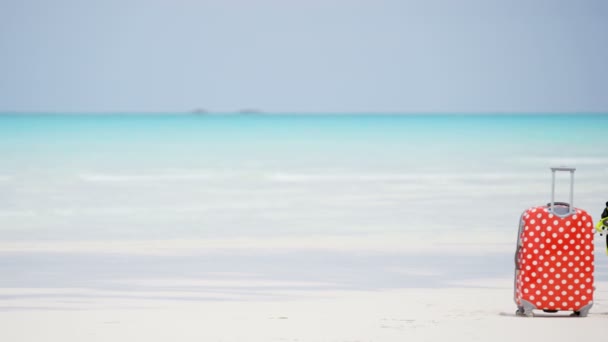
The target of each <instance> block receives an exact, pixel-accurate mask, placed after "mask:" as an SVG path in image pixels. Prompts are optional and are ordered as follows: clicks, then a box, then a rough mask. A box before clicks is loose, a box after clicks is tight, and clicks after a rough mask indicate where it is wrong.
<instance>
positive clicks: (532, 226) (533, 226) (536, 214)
mask: <svg viewBox="0 0 608 342" xmlns="http://www.w3.org/2000/svg"><path fill="white" fill-rule="evenodd" d="M521 224H522V227H521V229H520V236H519V241H518V246H519V250H518V253H517V268H518V271H516V280H515V282H516V289H515V298H516V300H515V301H516V303H517V305H518V306H521V304H522V300H525V301H527V302H529V303H532V304H533V305H534V306H535V307H536V308H537V309H539V310H568V311H579V310H581V309H582V308H584V307H585V306H587V305H589V304H592V303H593V282H594V279H593V272H594V260H593V247H594V245H593V221H592V219H591V216H589V214H587V213H586V212H585V211H584V210H581V209H575V212H574V213H573V215H570V216H566V217H559V216H556V215H553V214H551V213H550V212H549V210H548V207H547V206H541V207H534V208H530V209H528V210H527V211H526V212H524V214H523V215H522V221H521Z"/></svg>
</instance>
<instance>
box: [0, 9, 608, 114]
mask: <svg viewBox="0 0 608 342" xmlns="http://www.w3.org/2000/svg"><path fill="white" fill-rule="evenodd" d="M607 89H608V1H595V0H572V1H560V0H555V1H545V0H509V1H506V0H505V1H495V0H463V1H456V0H453V1H448V0H446V1H433V0H430V1H429V0H427V1H424V0H410V1H407V0H394V1H393V0H375V1H372V0H351V1H347V0H282V1H279V0H198V1H195V0H55V1H50V0H47V1H44V0H0V111H11V110H19V111H29V110H33V111H72V112H73V111H188V110H190V109H193V108H196V107H202V108H206V109H208V110H210V111H231V110H238V109H241V108H258V109H262V110H265V111H269V112H281V111H289V112H309V111H314V112H348V111H360V112H361V111H362V112H365V111H382V112H415V111H425V112H427V111H440V112H452V111H457V112H468V111H475V112H480V111H500V112H505V111H506V112H510V111H518V112H522V111H523V112H539V111H540V112H552V111H560V112H564V111H566V112H567V111H608V93H607Z"/></svg>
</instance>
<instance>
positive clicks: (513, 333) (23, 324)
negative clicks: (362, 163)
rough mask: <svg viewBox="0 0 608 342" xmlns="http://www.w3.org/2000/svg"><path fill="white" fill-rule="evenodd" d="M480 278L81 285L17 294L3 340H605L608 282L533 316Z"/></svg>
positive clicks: (502, 288)
mask: <svg viewBox="0 0 608 342" xmlns="http://www.w3.org/2000/svg"><path fill="white" fill-rule="evenodd" d="M472 283H475V282H472ZM477 283H478V285H479V286H474V285H473V284H471V287H454V288H442V289H428V288H427V289H416V288H413V289H403V290H384V291H338V292H332V291H322V292H321V293H319V292H309V291H300V292H298V291H291V292H289V293H288V294H289V296H290V297H291V299H289V300H267V301H259V300H235V301H232V300H230V301H222V300H221V298H220V297H218V298H216V299H209V300H193V299H188V297H182V298H174V299H173V300H159V299H158V298H155V299H149V298H148V299H146V298H137V297H136V296H135V295H136V294H137V293H114V294H113V295H112V294H110V295H108V296H102V297H101V298H94V299H87V300H82V301H79V300H74V299H71V298H72V297H70V296H69V295H70V294H74V293H80V294H81V295H86V294H87V291H84V292H83V291H79V290H78V289H73V290H72V291H67V292H64V293H55V294H56V297H53V299H52V300H51V301H48V300H47V301H44V300H43V301H40V299H37V298H36V297H35V296H33V297H32V298H31V299H23V300H14V303H13V305H14V307H13V309H10V308H8V307H6V306H5V307H3V309H2V311H0V322H1V329H0V339H1V340H2V341H15V342H17V341H66V342H71V341H74V342H76V341H159V342H160V341H170V340H172V341H260V342H269V341H302V342H304V341H336V342H352V341H386V342H388V341H410V340H411V341H437V342H439V341H442V342H443V341H446V340H450V341H499V342H502V341H505V342H507V341H508V342H510V341H514V340H520V339H522V338H525V339H532V340H550V341H574V340H598V341H599V340H603V338H604V335H605V330H606V329H605V323H606V321H607V320H608V283H607V282H603V283H598V284H597V287H598V291H597V292H596V301H595V306H594V308H593V309H592V311H591V313H590V315H589V316H588V317H586V318H571V317H564V316H563V315H562V314H543V313H542V312H541V313H540V314H538V315H537V316H536V317H533V318H521V317H515V316H514V311H515V307H514V304H513V302H512V301H511V294H512V289H511V288H510V286H509V285H510V281H509V279H502V280H492V281H489V280H486V281H481V280H480V281H479V282H477ZM24 292H27V291H25V290H24V289H20V290H18V291H15V292H13V294H17V293H24ZM50 292H52V291H50ZM9 293H10V291H9V290H8V289H3V290H2V294H1V296H2V297H3V298H6V297H7V296H8V297H10V294H9ZM36 293H38V294H44V293H47V294H48V293H49V290H47V289H35V290H31V292H30V294H36ZM88 294H90V295H94V293H88ZM284 294H287V293H284ZM64 295H65V297H64ZM156 295H160V294H156ZM162 295H164V296H170V295H172V294H171V293H164V294H162ZM173 295H178V293H173ZM179 295H181V296H187V293H180V294H179ZM93 297H94V296H93ZM125 298H129V299H125ZM45 305H48V307H44V306H45Z"/></svg>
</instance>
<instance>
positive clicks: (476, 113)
mask: <svg viewBox="0 0 608 342" xmlns="http://www.w3.org/2000/svg"><path fill="white" fill-rule="evenodd" d="M21 115H24V116H25V115H45V116H46V115H48V116H53V115H58V116H62V115H70V116H72V115H73V116H88V115H90V116H104V115H111V116H146V115H150V116H152V115H158V116H572V115H589V116H603V115H608V110H607V111H546V112H545V111H542V112H540V111H539V112H534V111H530V112H526V111H513V112H509V111H470V112H467V111H453V112H444V111H263V110H255V111H120V110H117V111H55V110H49V111H25V110H7V111H0V116H21Z"/></svg>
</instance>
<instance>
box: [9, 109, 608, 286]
mask: <svg viewBox="0 0 608 342" xmlns="http://www.w3.org/2000/svg"><path fill="white" fill-rule="evenodd" d="M606 128H608V115H584V114H577V115H574V114H572V115H548V114H547V115H508V114H501V115H464V114H449V115H374V114H369V115H363V114H358V115H348V114H342V115H245V114H243V115H177V114H176V115H170V114H166V115H162V114H150V115H145V114H125V115H117V114H98V115H92V114H88V115H60V114H52V115H43V114H31V115H29V114H14V115H10V114H7V115H1V116H0V157H1V161H0V241H1V246H0V254H2V261H0V272H2V274H3V277H2V278H1V279H0V287H79V286H80V287H87V286H94V287H96V288H102V289H105V288H115V287H116V286H123V287H125V288H129V286H128V285H125V284H122V283H120V282H116V280H117V279H118V280H120V279H125V278H129V279H130V278H133V277H135V278H138V279H143V280H144V281H145V279H152V278H163V277H165V278H168V279H174V278H180V279H181V278H187V279H208V278H210V277H214V276H217V275H218V274H222V275H224V276H231V277H232V276H237V275H243V276H244V277H245V278H247V277H249V278H251V277H254V278H256V279H272V280H277V281H279V280H281V281H285V280H289V281H301V282H318V281H326V282H329V283H331V284H333V285H332V286H335V287H337V288H366V289H367V288H387V287H388V288H390V287H411V286H450V284H454V283H455V282H457V281H463V280H467V279H476V278H492V277H498V278H508V277H509V276H510V275H511V273H510V272H512V252H511V245H512V244H513V241H514V239H515V232H516V228H517V220H518V216H519V214H520V213H521V212H522V211H523V210H524V209H525V208H526V207H529V206H532V205H538V204H542V203H544V202H546V201H548V200H549V191H550V187H549V186H550V172H549V167H550V166H554V165H572V166H576V167H577V173H576V185H575V205H576V206H577V207H581V208H584V209H588V210H589V211H590V213H591V215H592V216H593V217H594V219H596V218H598V216H599V214H600V212H601V210H602V209H603V205H604V203H605V202H606V201H607V200H608V181H607V179H608V149H607V148H606V146H608V145H607V144H606V134H605V132H606ZM558 180H559V181H560V183H559V186H558V189H557V190H558V194H559V195H560V196H561V197H558V199H560V200H563V199H566V198H567V190H568V188H567V178H565V177H559V178H558ZM269 241H270V242H269ZM435 241H437V242H438V243H440V246H441V247H439V246H438V247H437V248H436V249H435V246H436V245H435ZM456 245H458V246H457V248H456V247H454V246H456ZM421 246H422V247H421ZM484 246H485V247H484ZM488 246H489V247H488ZM492 246H496V248H494V247H492ZM598 246H601V244H600V243H598ZM452 247H454V248H452ZM600 252H601V251H600ZM420 253H422V254H424V255H428V257H426V258H425V259H424V260H421V259H420V258H419V257H416V255H420ZM601 257H602V254H601V253H600V254H598V258H601ZM600 276H605V275H603V273H601V274H600ZM249 278H247V279H249ZM239 279H240V278H239ZM117 284H119V285H117ZM120 284H122V285H120ZM507 286H510V284H507ZM203 290H205V289H201V291H203ZM249 290H250V291H249V292H248V294H251V295H252V296H253V295H255V296H261V295H264V296H271V294H269V293H268V292H264V289H262V288H256V287H254V286H252V287H251V289H249ZM241 294H242V293H241Z"/></svg>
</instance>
